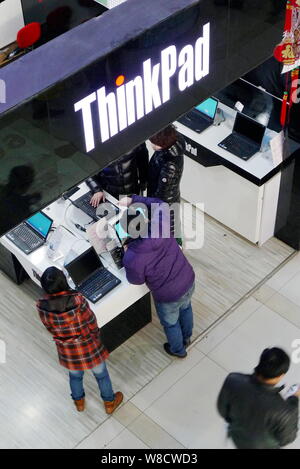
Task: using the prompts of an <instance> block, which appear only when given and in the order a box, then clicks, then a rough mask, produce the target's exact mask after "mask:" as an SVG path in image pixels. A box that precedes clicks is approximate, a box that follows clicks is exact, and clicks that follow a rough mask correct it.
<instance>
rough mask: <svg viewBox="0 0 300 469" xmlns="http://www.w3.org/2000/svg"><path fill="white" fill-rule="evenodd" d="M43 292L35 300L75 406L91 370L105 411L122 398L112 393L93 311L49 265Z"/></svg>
mask: <svg viewBox="0 0 300 469" xmlns="http://www.w3.org/2000/svg"><path fill="white" fill-rule="evenodd" d="M41 285H42V288H43V289H44V291H45V292H46V296H45V297H44V298H42V299H40V300H38V302H37V310H38V312H39V315H40V318H41V321H42V323H43V324H44V326H45V327H46V328H47V329H48V331H49V332H50V333H51V334H52V335H53V339H54V342H55V344H56V347H57V352H58V357H59V362H60V364H61V365H62V366H63V367H65V368H67V369H68V370H69V379H70V387H71V397H72V399H73V400H74V403H75V406H76V409H77V410H78V411H79V412H82V411H83V410H84V409H85V393H84V388H83V376H84V371H85V370H88V369H90V370H92V372H93V374H94V376H95V378H96V381H97V383H98V386H99V390H100V395H101V397H102V399H103V401H104V407H105V410H106V413H107V414H111V413H112V412H114V410H115V409H116V408H117V407H118V406H119V405H120V404H121V402H122V401H123V394H122V393H121V392H116V393H115V394H114V392H113V389H112V384H111V380H110V377H109V374H108V371H107V368H106V364H105V360H106V359H107V358H108V356H109V353H108V351H107V350H106V348H105V347H104V345H103V344H102V342H101V338H100V329H99V328H98V325H97V320H96V317H95V315H94V313H93V312H92V311H91V309H90V308H89V305H88V303H87V301H86V299H85V298H84V297H83V296H82V295H81V293H79V292H77V291H74V290H71V289H70V287H69V285H68V283H67V279H66V277H65V275H64V273H63V272H62V271H61V270H59V269H57V268H56V267H49V268H48V269H46V270H45V272H44V273H43V275H42V277H41Z"/></svg>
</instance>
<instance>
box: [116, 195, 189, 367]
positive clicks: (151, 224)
mask: <svg viewBox="0 0 300 469" xmlns="http://www.w3.org/2000/svg"><path fill="white" fill-rule="evenodd" d="M120 204H121V205H125V206H126V205H127V206H128V207H129V209H128V212H127V211H125V212H124V214H123V215H122V218H121V220H120V224H121V227H122V229H123V232H125V233H128V234H129V237H128V238H127V240H126V242H125V254H124V257H123V266H124V267H125V270H126V276H127V280H128V281H129V282H130V283H133V284H135V285H141V284H143V283H146V284H147V286H148V288H149V289H150V291H151V293H152V295H153V298H154V301H155V306H156V310H157V314H158V317H159V319H160V322H161V324H162V326H163V328H164V331H165V334H166V337H167V340H168V342H167V343H165V344H164V349H165V351H166V353H168V354H169V355H172V356H175V357H178V358H184V357H186V355H187V352H186V347H187V346H188V345H189V344H190V342H191V336H192V331H193V310H192V305H191V298H192V295H193V292H194V289H195V273H194V271H193V268H192V266H191V265H190V264H189V262H188V260H187V259H186V257H185V256H184V254H183V252H182V250H181V248H180V247H179V246H178V244H177V242H176V240H175V238H174V237H173V236H170V210H169V206H168V205H167V204H166V203H164V202H163V201H161V200H159V199H156V198H148V197H141V196H137V195H133V196H132V198H130V197H126V198H124V199H122V200H121V201H120ZM153 204H156V205H153ZM145 207H146V210H147V213H148V214H149V215H150V210H151V208H153V207H154V208H155V210H154V211H153V213H152V216H151V220H149V219H148V218H144V223H141V224H143V225H144V226H143V227H140V229H139V235H138V236H136V233H132V231H134V227H135V226H138V223H137V221H138V220H140V217H141V211H143V210H144V209H145ZM137 217H138V218H137ZM166 225H167V228H168V230H165V227H166ZM131 227H133V230H132V229H131ZM166 231H168V236H167V237H164V236H163V234H164V233H166ZM153 234H155V237H154V235H153ZM156 234H158V235H159V236H158V237H156Z"/></svg>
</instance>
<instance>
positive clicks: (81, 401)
mask: <svg viewBox="0 0 300 469" xmlns="http://www.w3.org/2000/svg"><path fill="white" fill-rule="evenodd" d="M74 403H75V406H76V409H77V410H78V412H83V411H84V409H85V402H84V397H83V398H82V399H78V401H74Z"/></svg>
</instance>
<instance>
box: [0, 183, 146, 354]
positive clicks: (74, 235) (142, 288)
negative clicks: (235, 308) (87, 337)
mask: <svg viewBox="0 0 300 469" xmlns="http://www.w3.org/2000/svg"><path fill="white" fill-rule="evenodd" d="M87 190H88V188H87V186H86V184H85V183H82V184H81V185H80V190H79V191H77V192H76V193H75V194H74V195H73V196H72V197H71V199H73V200H75V199H77V198H78V197H80V196H81V195H83V194H84V193H85V192H87ZM107 200H108V201H109V200H111V201H112V202H114V203H117V201H116V200H115V199H113V198H112V197H111V196H110V195H109V194H107ZM43 211H44V212H45V213H46V214H47V215H48V216H49V217H50V218H52V219H53V220H54V222H53V227H54V228H57V227H58V226H62V227H63V232H64V236H63V238H62V240H61V243H60V245H59V250H58V252H57V253H56V254H55V255H54V257H53V258H52V259H51V258H49V257H48V252H49V243H50V242H51V234H49V237H48V238H49V240H48V241H47V243H46V244H45V245H43V246H41V247H40V248H39V249H37V250H36V251H34V252H32V253H31V254H29V255H26V254H25V253H23V252H22V251H21V250H20V249H19V248H18V247H17V246H16V245H15V244H14V243H12V242H11V241H10V240H9V239H8V238H7V237H6V236H2V237H1V238H0V242H1V245H2V250H3V248H5V251H6V250H8V251H9V252H10V253H11V254H12V255H13V259H14V262H15V261H17V262H19V263H20V264H21V266H22V267H23V269H24V270H25V271H26V273H27V274H28V275H29V277H30V278H31V279H32V280H33V281H34V282H35V283H36V284H37V285H39V286H40V281H39V278H40V276H41V275H42V273H43V272H44V270H45V269H46V268H48V267H50V266H53V265H54V266H56V267H58V268H60V269H62V268H63V265H64V263H66V259H67V262H69V261H71V260H72V258H74V257H77V255H80V254H81V253H82V252H84V251H86V250H87V249H88V248H89V247H90V243H89V241H88V239H87V235H86V233H85V232H82V231H80V230H78V229H77V228H76V227H75V223H77V224H80V225H81V226H85V225H87V224H89V223H90V222H91V218H90V217H89V216H88V215H86V214H85V213H84V212H82V211H81V210H79V209H78V208H76V207H75V206H74V205H72V203H71V202H70V201H69V200H64V199H62V198H60V199H58V200H57V201H55V202H53V203H52V204H51V205H49V206H48V207H46V208H45V209H43ZM56 255H57V256H59V255H60V257H58V258H56V257H55V256H56ZM101 260H102V262H103V264H104V266H105V267H107V268H108V269H109V270H110V271H111V272H112V273H113V274H114V275H115V276H116V277H118V278H119V279H120V280H121V283H120V284H119V285H118V286H117V287H115V288H114V289H113V290H111V291H110V292H109V293H107V294H106V295H105V296H104V297H103V298H102V299H101V300H99V301H98V302H97V303H95V304H93V303H91V302H90V307H91V309H92V310H93V311H94V313H95V315H96V317H97V321H98V324H99V327H101V331H102V336H103V341H104V343H105V344H106V346H107V348H108V349H109V350H110V351H111V350H113V349H115V348H116V347H117V346H119V345H120V344H121V343H123V342H124V341H125V340H127V339H128V338H129V337H130V336H132V335H133V334H134V333H135V332H137V331H138V330H139V329H141V328H142V327H144V326H145V325H146V324H147V323H149V322H151V305H150V293H149V290H148V288H147V286H146V285H145V284H144V285H132V284H129V283H128V282H127V279H126V274H125V269H124V268H122V269H120V270H119V269H118V268H117V267H116V266H115V264H114V261H113V260H112V258H111V256H110V255H108V253H107V254H104V256H103V257H102V256H101ZM2 262H3V256H1V261H0V264H2ZM0 268H1V269H2V270H4V271H6V273H8V274H10V272H7V269H6V268H5V266H3V265H0ZM10 276H11V277H12V275H10Z"/></svg>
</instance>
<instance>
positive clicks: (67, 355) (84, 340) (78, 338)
mask: <svg viewBox="0 0 300 469" xmlns="http://www.w3.org/2000/svg"><path fill="white" fill-rule="evenodd" d="M37 309H38V312H39V315H40V318H41V320H42V322H43V324H44V326H45V327H46V328H47V329H48V331H49V332H50V333H51V334H52V335H53V339H54V342H55V344H56V347H57V352H58V358H59V362H60V364H61V365H62V366H64V367H65V368H68V369H69V370H86V369H90V368H94V367H95V366H97V365H99V364H100V363H101V362H103V361H104V360H105V359H106V358H108V355H109V354H108V351H107V350H106V348H105V347H104V345H103V344H102V342H101V338H100V329H99V328H98V325H97V320H96V317H95V315H94V313H93V312H92V311H91V309H90V307H89V305H88V303H87V301H86V300H85V298H84V297H83V296H82V295H81V294H80V293H78V292H73V291H65V292H60V293H57V294H53V295H47V296H46V297H45V298H42V299H40V300H38V302H37Z"/></svg>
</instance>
